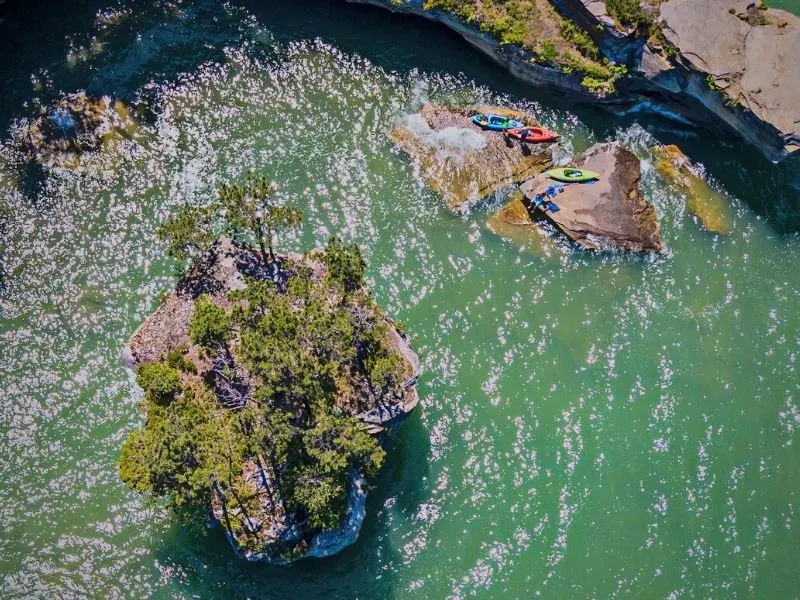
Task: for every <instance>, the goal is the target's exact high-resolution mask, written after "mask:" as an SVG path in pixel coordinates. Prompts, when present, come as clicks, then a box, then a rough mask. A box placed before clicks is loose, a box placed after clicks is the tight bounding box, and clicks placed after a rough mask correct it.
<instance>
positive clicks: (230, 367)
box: [120, 177, 409, 551]
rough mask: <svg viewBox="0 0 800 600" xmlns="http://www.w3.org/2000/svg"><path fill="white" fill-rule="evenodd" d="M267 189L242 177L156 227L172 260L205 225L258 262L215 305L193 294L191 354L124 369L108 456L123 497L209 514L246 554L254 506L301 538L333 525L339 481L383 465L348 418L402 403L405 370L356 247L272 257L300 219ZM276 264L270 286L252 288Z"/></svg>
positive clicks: (202, 234) (342, 503)
mask: <svg viewBox="0 0 800 600" xmlns="http://www.w3.org/2000/svg"><path fill="white" fill-rule="evenodd" d="M272 192H274V187H272V186H270V185H269V184H268V183H267V182H266V180H264V179H263V178H255V177H250V178H248V179H247V180H246V181H245V183H243V184H241V185H234V186H223V187H222V188H221V189H220V198H219V200H218V201H217V202H216V203H214V204H213V205H211V206H208V207H202V208H196V207H183V208H182V209H181V210H180V211H179V212H178V213H177V214H176V215H175V216H174V217H172V218H171V219H169V220H168V221H167V222H166V223H165V224H164V226H163V227H162V228H160V229H159V235H160V237H162V239H165V240H167V241H168V250H169V252H170V254H171V255H172V256H173V257H175V258H178V259H183V260H186V259H189V260H191V261H192V262H193V263H198V262H199V260H200V257H202V256H203V246H204V245H206V247H208V245H210V244H211V243H212V242H211V241H210V240H211V238H212V234H213V233H214V232H215V231H216V230H215V228H217V230H219V231H224V232H227V233H229V234H231V236H232V238H233V239H234V240H235V241H236V242H238V243H236V244H234V246H233V248H235V249H236V250H235V251H236V252H251V253H252V254H253V255H254V256H258V257H260V260H261V261H262V262H263V263H264V266H265V271H264V272H263V273H260V274H259V275H260V277H261V278H256V279H247V280H246V285H245V286H244V287H243V288H242V289H237V290H235V291H231V292H229V293H228V294H227V296H226V297H225V298H224V301H223V298H222V297H220V296H212V295H209V294H202V295H200V296H199V297H197V298H196V299H195V300H194V301H193V309H192V313H191V317H190V319H189V323H188V331H187V334H188V338H189V340H190V342H191V344H189V345H186V344H184V345H181V346H177V347H174V348H171V349H170V350H169V351H168V352H167V354H166V355H165V356H164V357H162V359H161V360H159V361H156V362H154V363H147V364H142V365H140V366H139V367H138V369H137V381H138V383H139V385H140V386H141V387H142V389H144V390H145V396H144V399H143V401H142V408H143V412H144V413H145V415H146V421H145V424H144V426H143V427H142V428H140V429H136V430H134V431H133V432H132V433H131V434H130V436H129V437H128V439H127V441H126V442H125V445H124V447H123V450H122V455H121V458H120V476H121V478H122V479H123V481H124V482H125V483H126V484H128V485H129V486H130V487H131V488H133V489H134V490H136V491H138V492H140V493H143V494H145V495H147V496H151V497H164V498H166V499H167V501H168V504H169V506H171V507H172V508H173V509H174V510H175V512H176V514H178V516H179V517H180V518H181V519H182V521H183V522H186V523H189V522H191V523H194V524H195V525H199V524H202V523H204V522H205V521H206V520H207V518H208V513H209V510H210V508H211V507H212V505H213V506H217V507H219V510H221V512H222V515H223V516H222V518H221V520H222V521H223V525H224V526H225V527H226V529H228V531H229V532H231V533H232V534H233V535H234V537H235V539H236V540H237V542H238V543H239V544H240V545H241V546H242V547H244V548H245V549H249V550H252V551H255V550H258V549H259V548H263V546H264V544H265V543H266V542H265V538H264V536H265V535H266V533H265V532H266V531H268V529H267V528H264V527H262V526H256V525H254V524H256V523H259V522H260V521H259V519H258V518H255V520H254V516H256V515H259V514H262V513H263V511H264V510H265V509H264V506H269V507H271V509H270V510H277V509H276V508H275V507H277V506H279V505H280V506H282V507H283V508H282V509H281V510H284V511H286V513H287V514H292V515H294V519H295V522H297V523H302V524H304V525H303V527H304V530H303V531H304V532H305V533H304V536H305V538H304V539H305V540H306V541H307V540H308V539H310V536H312V535H313V534H314V533H315V532H319V531H322V530H326V529H331V528H334V527H337V526H339V525H340V524H341V523H342V520H343V518H344V516H345V511H346V509H347V499H348V487H349V485H350V478H351V476H352V474H353V473H356V472H359V473H363V474H365V475H367V476H368V477H372V476H375V475H376V474H377V472H378V470H379V469H380V467H381V465H382V463H383V460H384V456H385V452H384V450H383V449H382V448H381V446H380V445H379V444H378V442H377V440H376V438H375V437H373V436H372V435H369V434H368V433H367V432H366V431H365V429H364V425H363V424H362V423H361V422H360V421H359V420H358V419H357V418H355V416H353V415H354V414H356V413H358V411H360V410H364V408H363V403H364V402H366V403H367V407H370V406H373V405H374V404H375V403H376V402H381V401H382V400H383V399H384V397H385V396H386V395H388V394H392V395H394V397H395V398H402V397H403V395H404V393H405V390H404V389H403V382H404V381H405V380H406V379H407V377H408V374H409V365H408V364H407V363H406V361H405V360H404V359H402V358H400V357H399V356H398V354H397V351H396V350H395V349H394V348H393V347H392V345H391V343H390V341H389V340H390V335H389V326H388V325H387V322H386V320H385V318H384V317H383V313H382V312H381V310H380V308H379V307H378V306H377V305H376V304H375V302H374V301H373V300H372V298H371V296H370V294H369V292H368V291H367V290H365V288H364V281H365V273H366V263H365V262H364V258H363V256H362V254H361V251H360V249H359V248H358V246H357V245H355V244H350V245H348V244H345V243H343V242H342V241H341V240H340V239H338V238H336V237H333V238H331V239H330V240H329V241H328V243H327V244H326V246H325V248H324V250H323V251H321V252H317V253H313V254H311V255H310V256H309V257H307V258H305V259H303V260H296V259H287V258H286V257H280V256H278V255H276V253H275V249H274V241H273V237H274V235H275V232H276V231H280V230H285V229H291V228H294V227H297V226H298V225H299V223H300V222H301V219H302V213H301V212H300V211H299V210H297V209H295V208H294V207H291V206H277V205H274V204H271V202H272V201H271V200H270V198H271V194H272ZM247 242H251V243H253V245H254V247H252V248H248V247H247V245H246V244H247ZM209 260H211V259H209ZM278 261H281V262H282V263H283V266H282V267H281V268H282V269H285V270H284V271H283V276H282V281H281V282H280V285H278V284H276V283H275V282H274V281H272V280H271V279H269V278H265V276H266V275H267V274H268V273H269V266H270V265H273V264H275V263H276V262H278ZM320 267H323V268H320ZM198 357H199V358H198ZM237 394H238V395H237ZM231 398H234V399H235V400H236V401H231ZM254 470H255V472H258V473H260V480H262V481H263V482H264V484H263V488H264V489H263V490H261V491H259V489H257V488H256V487H254V484H253V483H252V482H253V479H252V473H253V472H254ZM247 473H251V475H247ZM264 494H266V497H264ZM215 510H216V509H215ZM276 514H277V513H276ZM262 518H263V517H262ZM199 529H202V528H199ZM278 546H280V544H278ZM295 547H297V546H295ZM276 551H277V550H276ZM281 551H282V550H281Z"/></svg>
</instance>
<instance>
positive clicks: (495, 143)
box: [389, 104, 552, 210]
mask: <svg viewBox="0 0 800 600" xmlns="http://www.w3.org/2000/svg"><path fill="white" fill-rule="evenodd" d="M484 111H486V112H489V111H491V112H495V113H498V114H504V115H507V116H510V117H514V118H516V119H519V120H522V121H523V122H525V123H526V124H528V125H537V123H536V122H535V121H534V120H533V119H532V118H531V117H529V116H528V115H525V114H522V113H519V112H517V111H512V110H508V109H502V108H493V107H480V109H478V110H473V111H467V110H458V109H452V108H444V107H442V106H437V105H435V104H428V105H426V106H425V107H424V108H423V109H422V110H421V111H420V112H419V113H417V114H415V115H411V116H409V117H407V118H406V119H404V120H403V121H401V122H400V123H399V124H398V125H397V127H395V128H394V129H393V130H392V131H391V132H390V134H389V137H391V139H392V140H393V141H394V142H395V143H396V144H397V146H398V147H400V148H401V149H403V150H404V151H405V152H407V153H408V154H409V155H410V156H411V157H412V159H414V160H415V161H416V163H417V164H418V165H419V168H420V170H421V172H422V176H423V178H424V179H425V182H426V183H427V184H428V185H429V186H430V187H431V188H432V189H433V190H434V191H435V192H436V193H438V194H439V195H440V196H442V198H444V200H445V202H447V205H448V206H449V207H450V208H451V209H453V210H458V209H460V208H462V207H464V206H467V205H469V204H470V203H474V202H476V201H478V200H480V199H482V198H485V197H487V196H489V195H490V194H492V193H494V192H496V191H497V190H499V189H501V188H503V187H506V186H508V185H511V184H514V183H519V182H521V181H524V180H525V179H528V178H530V177H532V176H533V175H535V174H536V173H539V172H541V171H543V170H545V169H547V168H548V167H549V166H550V165H551V164H552V156H551V150H550V148H551V145H550V144H538V145H526V146H521V145H520V143H519V142H517V141H512V140H508V139H506V138H505V136H504V135H503V134H502V133H499V132H495V131H484V130H482V129H481V128H480V127H477V126H476V125H474V124H473V123H472V121H471V120H470V116H471V115H472V114H475V112H484Z"/></svg>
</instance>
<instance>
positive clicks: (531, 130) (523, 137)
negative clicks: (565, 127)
mask: <svg viewBox="0 0 800 600" xmlns="http://www.w3.org/2000/svg"><path fill="white" fill-rule="evenodd" d="M506 135H507V136H508V137H512V138H514V139H515V140H519V141H521V142H525V143H526V144H538V143H541V142H555V141H556V140H557V139H558V138H560V137H561V136H560V135H558V134H557V133H554V132H552V131H549V130H547V129H544V128H542V127H518V128H517V129H509V130H508V131H506Z"/></svg>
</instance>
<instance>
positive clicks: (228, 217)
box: [219, 174, 303, 266]
mask: <svg viewBox="0 0 800 600" xmlns="http://www.w3.org/2000/svg"><path fill="white" fill-rule="evenodd" d="M277 191H278V188H277V187H276V186H275V185H273V184H271V183H270V182H268V181H267V179H266V178H265V177H263V176H260V175H253V174H249V175H248V176H247V178H246V179H245V181H244V183H239V184H231V185H223V186H222V187H220V189H219V206H220V209H221V210H222V211H223V213H224V218H225V221H226V225H227V229H228V232H229V233H230V235H231V237H233V238H234V239H238V238H241V237H242V236H247V235H252V236H253V237H254V238H255V239H256V242H257V243H258V247H259V249H260V250H261V259H262V261H263V262H264V265H265V266H267V265H269V264H270V263H274V262H275V247H274V238H275V234H276V233H277V232H279V231H282V230H291V229H297V228H299V227H300V225H301V224H302V222H303V212H302V211H301V210H300V209H298V208H295V207H294V206H281V205H279V204H277V203H276V202H275V200H274V194H275V192H277Z"/></svg>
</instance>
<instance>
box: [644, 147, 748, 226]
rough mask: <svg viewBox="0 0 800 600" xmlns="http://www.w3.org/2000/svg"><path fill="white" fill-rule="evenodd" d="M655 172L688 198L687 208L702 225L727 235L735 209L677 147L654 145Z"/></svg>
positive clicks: (652, 149)
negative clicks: (733, 209)
mask: <svg viewBox="0 0 800 600" xmlns="http://www.w3.org/2000/svg"><path fill="white" fill-rule="evenodd" d="M651 151H652V153H653V157H654V159H655V167H656V171H658V173H659V175H661V176H662V177H663V178H664V179H665V180H667V182H668V183H670V184H672V185H673V186H675V187H676V188H677V189H678V190H680V191H681V192H682V193H683V194H685V197H686V209H687V210H688V211H689V212H690V213H691V214H692V215H693V216H694V217H695V218H696V219H697V221H698V223H699V225H700V226H701V227H702V228H703V229H705V230H706V231H709V232H711V233H719V234H722V235H727V234H729V233H730V232H731V229H732V228H733V211H732V210H731V207H730V204H729V203H728V201H727V200H726V199H725V198H723V197H722V195H721V194H719V192H717V191H715V190H713V189H712V188H711V187H710V186H709V185H708V182H707V181H706V180H705V179H704V177H703V173H702V172H701V170H700V169H698V168H697V166H695V165H694V164H692V161H690V160H689V158H688V157H687V156H686V155H685V154H684V153H683V152H681V150H680V148H678V147H677V146H656V147H654V148H651Z"/></svg>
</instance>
